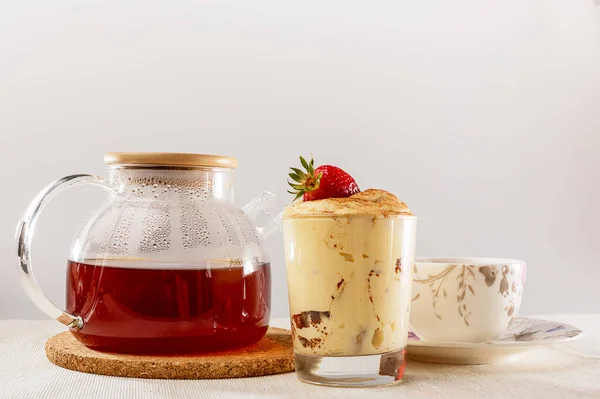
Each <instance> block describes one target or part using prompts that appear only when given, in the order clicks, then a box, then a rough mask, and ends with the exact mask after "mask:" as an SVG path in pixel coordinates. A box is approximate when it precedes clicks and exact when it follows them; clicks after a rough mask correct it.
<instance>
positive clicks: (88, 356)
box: [46, 327, 294, 379]
mask: <svg viewBox="0 0 600 399" xmlns="http://www.w3.org/2000/svg"><path fill="white" fill-rule="evenodd" d="M46 356H47V357H48V359H49V360H50V361H51V362H52V363H54V364H56V365H57V366H60V367H64V368H67V369H70V370H76V371H81V372H84V373H92V374H102V375H113V376H119V377H136V378H166V379H204V378H236V377H256V376H262V375H269V374H279V373H288V372H291V371H294V353H293V350H292V336H291V332H290V331H289V330H283V329H281V328H274V327H270V328H269V331H268V332H267V335H266V336H265V337H264V338H263V339H262V340H260V341H259V342H258V343H256V344H254V345H252V346H249V347H246V348H242V349H238V350H234V351H229V352H214V353H209V354H199V355H187V356H154V355H149V356H144V355H122V354H115V353H104V352H98V351H95V350H92V349H89V348H88V347H86V346H84V345H83V344H82V343H80V342H79V341H77V340H76V339H75V338H74V337H73V335H71V333H70V332H68V331H67V332H63V333H60V334H58V335H55V336H53V337H50V338H49V339H48V341H47V342H46Z"/></svg>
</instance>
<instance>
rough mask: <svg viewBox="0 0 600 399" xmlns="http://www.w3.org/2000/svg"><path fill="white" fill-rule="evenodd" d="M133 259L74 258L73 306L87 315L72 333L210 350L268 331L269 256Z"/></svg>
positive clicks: (98, 342)
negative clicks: (189, 261) (210, 260)
mask: <svg viewBox="0 0 600 399" xmlns="http://www.w3.org/2000/svg"><path fill="white" fill-rule="evenodd" d="M90 263H91V262H90ZM126 265H128V263H123V264H117V263H114V262H113V263H112V264H110V265H103V266H95V265H91V264H86V263H81V262H74V261H69V262H68V267H67V311H68V312H69V313H71V314H74V315H79V316H81V317H82V318H83V320H84V326H83V328H82V329H81V330H79V331H75V330H72V333H73V334H74V335H75V337H76V338H77V339H78V340H79V341H81V342H83V343H84V344H85V345H86V346H88V347H90V348H94V349H99V350H104V351H114V352H129V353H184V352H185V353H190V352H208V351H217V350H226V349H233V348H237V347H242V346H246V345H249V344H252V343H254V342H257V341H259V340H260V339H261V338H262V337H263V336H264V335H265V333H266V331H267V328H268V323H269V309H270V303H271V275H270V267H269V264H268V263H262V264H254V265H250V267H248V265H247V264H245V265H244V266H240V264H239V263H238V264H236V265H232V264H221V265H220V266H218V267H214V266H212V265H211V267H208V266H207V265H198V266H197V267H194V268H190V267H189V265H186V266H185V268H183V267H179V268H178V267H177V266H173V267H172V268H171V267H169V268H165V266H164V265H162V266H160V267H162V268H158V267H159V266H157V265H144V266H141V265H135V266H136V267H135V268H132V267H131V265H129V267H125V266H126Z"/></svg>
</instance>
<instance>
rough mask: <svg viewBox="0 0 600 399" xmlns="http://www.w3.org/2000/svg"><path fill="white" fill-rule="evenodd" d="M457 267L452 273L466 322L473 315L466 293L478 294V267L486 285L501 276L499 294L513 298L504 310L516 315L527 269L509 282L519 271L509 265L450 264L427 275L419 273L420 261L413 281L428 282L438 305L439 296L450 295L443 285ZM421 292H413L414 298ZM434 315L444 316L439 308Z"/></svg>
mask: <svg viewBox="0 0 600 399" xmlns="http://www.w3.org/2000/svg"><path fill="white" fill-rule="evenodd" d="M455 270H456V271H457V273H455V276H452V277H455V278H454V280H455V282H456V284H458V295H456V303H457V305H458V306H457V309H458V313H459V314H460V316H461V317H462V318H463V321H464V323H465V325H467V326H469V325H470V324H469V317H470V316H471V315H472V313H471V312H470V311H469V309H468V307H467V304H466V303H464V302H465V297H466V296H467V295H472V296H476V294H475V289H474V288H473V284H472V282H473V281H474V280H475V278H476V277H475V276H476V271H477V273H480V274H481V275H482V276H483V278H484V280H485V285H486V286H487V287H492V286H493V285H494V283H495V282H496V280H497V279H498V278H500V279H501V280H500V288H499V290H498V294H499V295H502V296H503V297H505V298H507V297H508V298H510V301H509V303H508V305H507V306H506V307H505V311H506V314H507V316H508V317H510V318H512V317H513V315H514V314H515V310H516V308H517V306H518V304H516V303H515V301H516V300H517V299H520V297H521V292H522V290H523V283H524V280H525V276H524V269H523V276H515V277H516V278H513V279H512V281H511V282H510V283H509V276H510V275H513V276H514V275H515V274H518V272H516V271H515V269H511V268H510V267H509V266H507V265H502V266H496V265H491V266H476V265H449V266H447V267H446V268H445V269H444V270H442V271H441V272H439V273H437V274H435V275H427V277H425V278H421V277H420V276H419V269H418V267H417V265H414V274H415V277H414V278H413V282H414V283H417V284H429V288H431V292H432V294H433V295H432V298H433V300H432V303H431V304H432V306H433V308H434V309H435V308H436V305H437V302H438V300H439V299H440V295H441V296H442V299H446V298H447V297H448V293H447V290H446V288H444V285H445V284H446V283H447V282H448V279H449V277H450V276H451V275H452V274H453V273H452V272H454V271H455ZM440 290H441V291H440ZM420 296H421V295H420V294H418V293H417V294H416V295H414V296H413V298H412V300H413V301H416V300H417V299H419V297H420ZM435 317H437V318H438V319H440V320H442V316H441V315H440V314H439V313H438V312H435Z"/></svg>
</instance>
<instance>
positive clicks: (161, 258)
mask: <svg viewBox="0 0 600 399" xmlns="http://www.w3.org/2000/svg"><path fill="white" fill-rule="evenodd" d="M104 161H105V163H106V164H107V165H108V167H109V180H108V181H105V180H103V179H102V178H100V177H96V176H91V175H72V176H67V177H64V178H62V179H60V180H58V181H56V182H54V183H53V184H51V185H50V186H48V187H47V188H45V189H44V190H43V191H42V192H40V193H39V194H38V196H37V197H36V198H35V199H34V201H33V202H32V203H31V205H30V206H29V208H28V210H27V212H26V213H25V216H24V217H23V219H22V221H21V222H20V223H19V226H18V229H17V243H16V244H17V266H18V270H19V276H20V280H21V283H22V285H23V288H24V290H25V292H26V293H27V295H28V296H29V298H30V299H31V300H32V301H33V302H34V303H35V304H36V305H37V306H38V307H39V308H40V309H41V310H42V311H44V312H45V313H46V314H47V315H49V316H50V317H52V318H55V319H56V320H58V321H60V322H61V323H63V324H65V325H67V326H68V327H69V328H70V330H71V332H72V333H73V335H74V336H75V337H76V338H77V339H78V340H79V341H80V342H82V343H83V344H85V345H86V346H88V347H90V348H94V349H98V350H105V351H111V352H126V353H191V352H205V351H214V350H227V349H233V348H237V347H243V346H246V345H250V344H252V343H254V342H257V341H258V340H260V339H261V338H262V337H263V336H264V334H265V333H266V331H267V328H268V322H269V314H270V307H271V277H270V265H269V257H268V255H267V252H266V251H265V248H264V245H263V239H264V237H265V236H267V235H269V234H270V233H272V232H274V231H276V230H278V220H279V219H280V212H281V210H282V209H283V207H284V204H283V202H282V201H281V200H279V199H278V198H277V197H275V196H274V195H273V194H271V193H267V192H266V193H263V194H262V195H260V196H259V197H257V198H255V199H254V200H253V201H252V202H251V203H250V204H248V205H246V206H245V207H244V208H243V209H240V208H239V207H237V206H236V205H235V204H234V203H233V171H234V169H235V167H236V166H237V161H236V160H235V159H234V158H228V157H223V156H216V155H198V154H175V153H108V154H106V155H105V157H104ZM82 184H92V185H97V186H100V187H102V188H104V189H106V190H107V191H108V192H109V197H108V200H107V201H106V202H105V203H104V204H103V205H102V206H101V207H100V209H98V210H97V211H96V212H95V213H94V214H93V215H92V216H91V218H90V219H89V220H88V221H87V222H86V223H85V224H84V225H83V226H82V227H81V229H80V230H79V232H78V234H77V236H76V239H75V241H74V244H73V246H72V248H71V251H70V256H69V259H68V262H67V273H66V275H67V278H66V280H67V287H66V307H67V310H66V311H63V310H61V309H59V308H58V307H56V306H55V305H54V304H53V303H52V302H50V301H49V300H48V299H47V298H46V297H45V296H44V295H43V294H42V291H41V289H40V287H39V285H38V283H37V281H36V279H35V277H34V275H33V273H32V270H31V260H30V245H31V240H32V236H33V232H34V228H35V224H36V220H37V218H38V216H39V214H40V212H41V210H42V209H43V207H44V206H45V205H46V203H47V202H48V201H49V200H50V199H51V198H52V197H53V196H54V195H56V194H57V193H59V192H61V191H63V190H64V189H66V188H70V187H74V186H78V185H82Z"/></svg>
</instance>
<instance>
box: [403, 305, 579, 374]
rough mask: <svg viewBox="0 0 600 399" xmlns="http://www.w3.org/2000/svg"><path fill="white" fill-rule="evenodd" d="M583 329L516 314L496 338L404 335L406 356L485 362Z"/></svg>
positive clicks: (449, 361) (446, 361)
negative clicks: (473, 339)
mask: <svg viewBox="0 0 600 399" xmlns="http://www.w3.org/2000/svg"><path fill="white" fill-rule="evenodd" d="M582 334H583V332H582V331H581V330H580V329H578V328H576V327H573V326H571V325H569V324H564V323H558V322H555V321H548V320H540V319H536V318H533V317H517V318H515V319H514V320H513V322H512V324H511V325H510V327H509V328H508V330H507V331H506V332H505V333H504V334H502V335H501V336H500V337H499V338H498V339H497V340H495V341H492V342H487V343H470V342H435V341H421V340H420V339H419V338H418V337H417V336H416V335H415V334H414V333H412V332H409V334H408V351H407V355H408V358H409V359H412V360H418V361H422V362H429V363H444V364H489V363H497V362H501V361H503V360H506V359H508V358H509V357H511V356H513V355H516V354H519V353H522V352H525V351H528V350H530V349H533V348H535V347H538V346H547V345H554V344H557V343H562V342H565V341H569V340H572V339H575V338H578V337H580V336H581V335H582Z"/></svg>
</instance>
